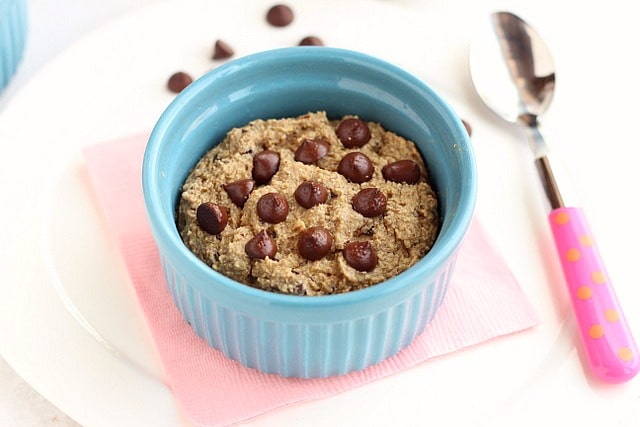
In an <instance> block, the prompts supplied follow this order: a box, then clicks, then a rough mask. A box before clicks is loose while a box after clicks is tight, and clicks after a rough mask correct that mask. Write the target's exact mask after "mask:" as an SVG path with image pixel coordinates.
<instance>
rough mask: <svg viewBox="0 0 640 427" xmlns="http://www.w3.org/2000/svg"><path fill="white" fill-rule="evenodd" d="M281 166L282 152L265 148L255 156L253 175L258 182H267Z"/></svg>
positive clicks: (259, 183)
mask: <svg viewBox="0 0 640 427" xmlns="http://www.w3.org/2000/svg"><path fill="white" fill-rule="evenodd" d="M279 167H280V154H278V153H276V152H275V151H272V150H264V151H261V152H259V153H258V154H256V155H255V156H254V157H253V170H252V171H251V175H252V176H253V179H254V180H255V181H256V184H258V185H262V184H266V183H267V182H269V181H270V180H271V177H273V175H275V174H276V172H278V168H279Z"/></svg>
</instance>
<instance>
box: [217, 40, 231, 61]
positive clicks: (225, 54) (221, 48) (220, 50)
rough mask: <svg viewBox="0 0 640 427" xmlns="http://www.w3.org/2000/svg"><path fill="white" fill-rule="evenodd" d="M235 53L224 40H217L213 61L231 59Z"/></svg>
mask: <svg viewBox="0 0 640 427" xmlns="http://www.w3.org/2000/svg"><path fill="white" fill-rule="evenodd" d="M234 53H235V52H234V51H233V49H232V48H231V46H229V45H228V44H227V43H226V42H224V41H223V40H216V44H215V45H214V46H213V57H212V58H213V59H227V58H231V57H232V56H233V54H234Z"/></svg>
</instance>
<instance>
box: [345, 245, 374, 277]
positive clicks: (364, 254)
mask: <svg viewBox="0 0 640 427" xmlns="http://www.w3.org/2000/svg"><path fill="white" fill-rule="evenodd" d="M342 256H343V257H344V260H345V261H347V264H349V265H350V266H351V267H353V268H355V269H356V270H358V271H372V270H373V269H374V268H376V265H377V264H378V256H377V255H376V250H375V248H374V247H373V245H372V244H371V243H370V242H368V241H364V242H348V243H345V245H344V249H343V250H342Z"/></svg>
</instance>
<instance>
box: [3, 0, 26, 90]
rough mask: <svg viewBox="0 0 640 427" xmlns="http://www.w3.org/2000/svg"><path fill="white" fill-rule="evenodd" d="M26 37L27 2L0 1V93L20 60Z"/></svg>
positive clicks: (14, 0) (16, 0)
mask: <svg viewBox="0 0 640 427" xmlns="http://www.w3.org/2000/svg"><path fill="white" fill-rule="evenodd" d="M26 37H27V1H26V0H0V92H1V91H2V89H4V88H5V87H6V86H7V84H8V83H9V80H10V79H11V77H13V75H14V74H15V72H16V69H17V68H18V64H20V61H21V60H22V56H23V53H24V47H25V43H26Z"/></svg>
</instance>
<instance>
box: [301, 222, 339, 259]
mask: <svg viewBox="0 0 640 427" xmlns="http://www.w3.org/2000/svg"><path fill="white" fill-rule="evenodd" d="M332 244H333V237H331V233H329V231H328V230H327V229H326V228H324V227H310V228H307V229H306V230H304V231H302V232H301V233H300V235H299V236H298V252H300V255H302V257H303V258H305V259H308V260H309V261H318V260H319V259H322V258H323V257H325V256H326V255H327V254H328V253H329V252H330V251H331V245H332Z"/></svg>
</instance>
